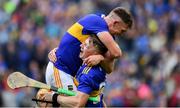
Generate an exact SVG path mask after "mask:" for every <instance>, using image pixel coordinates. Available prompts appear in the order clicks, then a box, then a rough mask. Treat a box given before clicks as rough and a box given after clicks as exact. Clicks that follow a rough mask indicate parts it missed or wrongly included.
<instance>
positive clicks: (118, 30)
mask: <svg viewBox="0 0 180 108" xmlns="http://www.w3.org/2000/svg"><path fill="white" fill-rule="evenodd" d="M109 29H110V32H111V34H112V35H115V36H116V35H117V36H119V35H121V34H123V33H124V32H126V31H127V29H128V26H127V25H126V24H125V23H124V22H122V21H118V22H113V24H112V26H111V27H110V28H109Z"/></svg>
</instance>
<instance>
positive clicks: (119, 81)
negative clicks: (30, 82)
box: [0, 0, 180, 107]
mask: <svg viewBox="0 0 180 108" xmlns="http://www.w3.org/2000/svg"><path fill="white" fill-rule="evenodd" d="M117 6H123V7H126V8H128V9H129V10H130V11H131V13H132V15H133V17H134V25H133V28H132V29H131V30H129V31H128V32H127V33H126V34H123V36H122V37H120V38H117V39H116V40H117V42H118V43H119V45H120V47H121V49H122V50H123V56H122V57H121V58H120V59H118V60H117V61H116V66H115V70H114V72H113V73H111V74H110V75H108V76H107V85H106V87H105V91H104V95H105V96H104V97H105V101H106V103H107V106H112V107H116V106H125V107H135V106H138V107H145V106H146V107H165V106H171V107H174V106H180V83H179V82H180V7H179V6H180V1H179V0H1V1H0V106H1V107H2V106H19V107H22V106H34V105H35V103H34V102H32V101H31V98H32V97H34V95H35V93H36V89H32V88H22V89H17V90H11V89H10V88H9V87H8V86H7V83H6V79H7V76H8V75H9V74H10V73H12V72H14V71H20V72H22V73H23V74H25V75H27V76H29V77H31V78H33V79H36V80H39V81H42V82H44V74H45V69H46V65H47V63H48V61H49V60H48V57H47V54H48V52H49V51H50V50H51V49H53V48H55V47H57V46H58V44H59V42H60V40H61V37H62V35H63V34H64V32H65V31H66V30H67V28H68V27H70V26H71V25H72V24H73V23H74V22H76V21H77V20H78V19H79V18H81V17H83V16H84V15H86V14H88V13H95V14H101V13H103V14H105V15H107V14H108V12H109V11H110V10H111V9H113V8H114V7H117Z"/></svg>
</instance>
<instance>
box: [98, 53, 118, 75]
mask: <svg viewBox="0 0 180 108" xmlns="http://www.w3.org/2000/svg"><path fill="white" fill-rule="evenodd" d="M106 56H107V57H106ZM108 56H110V55H109V52H107V53H106V54H105V55H104V60H102V61H101V63H100V65H101V67H102V68H103V69H104V70H105V71H106V72H107V73H108V74H110V73H111V72H112V71H113V69H114V61H115V59H111V58H108Z"/></svg>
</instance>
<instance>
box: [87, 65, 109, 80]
mask: <svg viewBox="0 0 180 108" xmlns="http://www.w3.org/2000/svg"><path fill="white" fill-rule="evenodd" d="M88 75H89V76H90V77H92V78H99V77H103V76H105V75H106V73H105V72H104V70H103V69H102V68H101V67H100V66H93V67H91V69H90V70H89V72H88Z"/></svg>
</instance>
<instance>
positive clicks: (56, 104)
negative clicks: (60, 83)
mask: <svg viewBox="0 0 180 108" xmlns="http://www.w3.org/2000/svg"><path fill="white" fill-rule="evenodd" d="M57 97H58V94H57V93H54V94H53V96H52V101H53V107H58V106H60V104H59V103H58V102H57Z"/></svg>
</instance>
